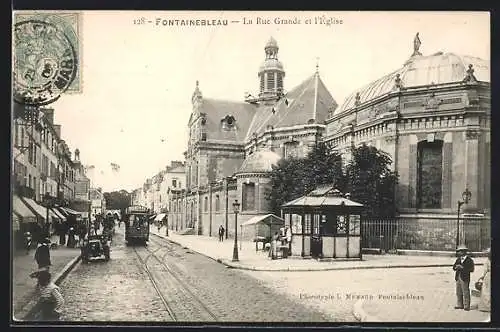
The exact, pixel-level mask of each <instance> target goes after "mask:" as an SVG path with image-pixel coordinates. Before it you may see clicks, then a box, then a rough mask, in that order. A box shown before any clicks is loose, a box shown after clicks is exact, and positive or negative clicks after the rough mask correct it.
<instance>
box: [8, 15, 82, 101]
mask: <svg viewBox="0 0 500 332" xmlns="http://www.w3.org/2000/svg"><path fill="white" fill-rule="evenodd" d="M26 21H39V22H44V23H48V24H52V25H53V26H55V27H57V28H58V29H59V30H60V31H62V32H63V33H64V35H65V38H66V39H67V40H68V42H69V43H70V44H71V45H72V47H73V49H74V51H75V55H76V57H75V60H76V64H77V70H76V71H75V76H74V79H73V80H72V81H71V83H70V84H69V86H68V87H67V89H66V90H65V91H64V93H67V94H73V93H77V94H80V93H82V92H83V77H82V71H81V70H79V69H78V68H81V67H82V63H83V62H82V56H81V54H82V38H81V35H82V13H80V12H66V11H58V12H55V11H17V12H15V13H14V24H16V25H17V24H19V23H21V22H26Z"/></svg>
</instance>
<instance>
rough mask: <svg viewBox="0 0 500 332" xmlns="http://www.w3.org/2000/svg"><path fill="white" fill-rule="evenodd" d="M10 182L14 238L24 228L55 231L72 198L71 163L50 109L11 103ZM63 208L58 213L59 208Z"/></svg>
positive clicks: (71, 213) (72, 213)
mask: <svg viewBox="0 0 500 332" xmlns="http://www.w3.org/2000/svg"><path fill="white" fill-rule="evenodd" d="M11 125H12V131H11V134H12V136H11V142H12V145H11V147H12V163H11V170H12V171H11V175H12V178H11V182H12V190H13V195H12V196H13V209H12V211H13V212H12V217H13V230H14V233H15V234H14V235H15V238H17V237H18V236H19V234H22V233H24V232H25V231H36V230H38V232H39V233H40V232H41V231H40V229H42V231H43V230H45V233H48V232H50V231H55V229H56V225H57V224H58V223H61V222H65V221H66V220H67V217H68V216H69V215H71V216H77V215H78V214H77V213H76V211H74V210H72V209H71V208H70V204H71V202H72V201H73V200H74V199H75V172H76V170H75V164H74V161H73V160H72V156H71V152H70V149H69V147H68V145H67V144H66V142H65V141H64V140H63V139H62V137H61V125H58V124H55V123H54V110H53V109H51V108H37V107H30V106H21V105H18V104H15V105H14V107H13V117H12V122H11ZM56 207H57V208H59V207H60V208H61V209H64V210H63V212H61V211H60V210H59V209H56Z"/></svg>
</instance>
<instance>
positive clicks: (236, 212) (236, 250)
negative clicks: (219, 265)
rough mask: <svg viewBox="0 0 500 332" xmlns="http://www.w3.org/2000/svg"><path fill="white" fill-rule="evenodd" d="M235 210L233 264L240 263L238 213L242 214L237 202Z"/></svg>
mask: <svg viewBox="0 0 500 332" xmlns="http://www.w3.org/2000/svg"><path fill="white" fill-rule="evenodd" d="M233 210H234V248H233V262H237V261H239V259H238V213H239V212H240V203H238V200H235V201H234V203H233Z"/></svg>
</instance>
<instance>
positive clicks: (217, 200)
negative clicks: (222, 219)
mask: <svg viewBox="0 0 500 332" xmlns="http://www.w3.org/2000/svg"><path fill="white" fill-rule="evenodd" d="M215 211H220V198H219V195H215Z"/></svg>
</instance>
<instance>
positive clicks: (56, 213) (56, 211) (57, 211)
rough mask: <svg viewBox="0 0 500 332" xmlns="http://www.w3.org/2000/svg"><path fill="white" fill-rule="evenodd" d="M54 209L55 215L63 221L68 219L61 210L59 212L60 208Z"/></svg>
mask: <svg viewBox="0 0 500 332" xmlns="http://www.w3.org/2000/svg"><path fill="white" fill-rule="evenodd" d="M52 211H53V212H54V213H55V215H56V216H57V217H58V218H59V219H61V220H62V221H64V220H66V217H65V216H64V215H63V214H62V213H61V212H59V210H58V209H56V208H53V209H52Z"/></svg>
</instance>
